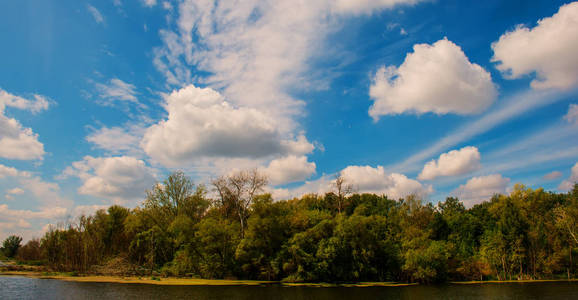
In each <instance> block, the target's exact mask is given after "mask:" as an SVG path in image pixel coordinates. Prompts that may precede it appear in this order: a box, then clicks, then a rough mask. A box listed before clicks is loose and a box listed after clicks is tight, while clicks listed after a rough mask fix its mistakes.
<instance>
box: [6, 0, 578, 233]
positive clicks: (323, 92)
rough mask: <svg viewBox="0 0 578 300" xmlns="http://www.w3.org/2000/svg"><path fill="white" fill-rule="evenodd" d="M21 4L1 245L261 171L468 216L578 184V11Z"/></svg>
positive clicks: (404, 1) (10, 7)
mask: <svg viewBox="0 0 578 300" xmlns="http://www.w3.org/2000/svg"><path fill="white" fill-rule="evenodd" d="M310 2H311V1H292V0H287V1H285V0H278V1H263V0H252V1H249V0H247V1H238V2H236V3H233V2H232V1H217V2H214V1H201V0H198V1H197V0H178V1H177V0H175V1H161V0H157V1H155V0H143V1H137V0H133V1H128V0H110V1H105V0H103V1H76V0H74V1H72V0H70V1H41V2H39V1H27V0H21V1H4V2H2V3H1V4H0V28H1V30H0V37H1V38H2V41H3V43H2V45H3V46H2V47H0V66H1V72H0V126H1V127H0V238H1V237H3V236H5V235H7V234H9V233H18V234H21V235H23V236H24V237H25V238H30V237H32V236H39V235H41V234H42V232H43V230H45V229H46V226H47V224H62V223H63V222H66V221H67V220H70V219H71V218H74V217H75V216H78V215H79V214H81V213H91V212H93V211H94V210H96V209H99V208H102V207H106V206H108V205H111V204H115V203H117V204H122V205H126V206H129V207H134V206H136V205H138V204H139V202H140V201H142V199H143V198H144V191H145V189H147V188H150V187H151V186H152V185H153V184H154V182H155V181H159V180H162V179H163V178H164V177H165V176H166V175H167V174H169V173H170V172H171V171H174V170H177V169H179V170H183V171H185V172H186V174H187V175H189V176H191V177H192V178H193V179H194V180H195V182H197V183H200V184H208V183H209V182H210V180H211V179H212V178H215V177H217V176H219V175H222V174H227V173H229V172H232V171H235V170H240V169H248V168H259V169H260V170H261V172H263V173H265V174H267V175H268V177H269V179H270V186H269V187H268V188H267V191H269V192H271V193H272V194H273V196H274V197H275V198H276V199H286V198H290V197H293V196H300V195H302V194H304V193H324V192H327V191H329V190H331V188H332V187H331V182H332V180H333V179H334V178H335V176H336V174H341V175H342V176H343V177H344V178H345V179H346V180H347V181H348V182H350V183H351V184H352V185H353V186H354V188H355V189H356V190H357V191H359V192H374V193H379V194H386V195H388V196H389V197H393V198H400V197H404V196H406V195H408V194H418V195H420V196H421V197H423V198H424V199H425V200H426V201H432V202H434V203H435V202H437V201H439V200H443V199H444V198H445V197H446V196H449V195H451V196H457V197H459V198H460V199H461V200H463V201H464V203H466V205H467V206H471V205H474V204H476V203H480V202H481V201H484V200H487V199H488V198H489V197H491V195H493V194H494V193H505V192H507V191H509V190H511V189H512V187H513V186H514V185H515V184H516V183H524V184H526V185H528V186H530V187H532V188H538V187H544V188H545V189H547V190H551V191H557V192H565V191H567V190H568V189H569V187H570V186H571V184H572V183H573V182H574V181H577V180H578V165H576V164H577V161H578V127H577V126H578V125H577V124H578V106H576V103H578V97H577V96H578V90H577V87H578V55H576V54H575V52H576V51H575V49H576V47H578V2H574V3H572V2H569V1H441V0H439V1H425V0H423V1H422V0H395V1H394V0H383V1H353V0H338V1H329V0H319V1H314V3H310Z"/></svg>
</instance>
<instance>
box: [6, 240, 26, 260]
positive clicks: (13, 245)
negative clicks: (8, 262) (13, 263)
mask: <svg viewBox="0 0 578 300" xmlns="http://www.w3.org/2000/svg"><path fill="white" fill-rule="evenodd" d="M21 242H22V237H19V236H16V235H11V236H9V237H7V238H6V239H5V240H4V242H2V252H3V253H4V255H6V257H9V258H12V257H14V256H16V253H17V252H18V249H19V248H20V246H21V245H20V243H21Z"/></svg>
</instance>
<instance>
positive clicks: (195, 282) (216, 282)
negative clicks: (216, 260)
mask: <svg viewBox="0 0 578 300" xmlns="http://www.w3.org/2000/svg"><path fill="white" fill-rule="evenodd" d="M0 276H25V277H31V278H40V279H58V280H65V281H75V282H110V283H133V284H135V283H136V284H155V285H182V286H186V285H189V286H262V285H272V284H276V285H282V286H288V287H336V286H343V287H372V286H373V287H376V286H409V285H416V284H411V283H397V282H359V283H349V284H334V283H287V282H280V281H258V280H226V279H196V278H172V277H168V278H158V277H117V276H72V275H70V274H69V273H47V272H31V271H3V272H0Z"/></svg>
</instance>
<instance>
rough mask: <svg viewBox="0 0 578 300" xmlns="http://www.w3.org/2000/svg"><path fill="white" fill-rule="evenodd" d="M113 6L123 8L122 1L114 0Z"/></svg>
mask: <svg viewBox="0 0 578 300" xmlns="http://www.w3.org/2000/svg"><path fill="white" fill-rule="evenodd" d="M112 4H113V5H114V6H116V7H121V6H122V1H121V0H112Z"/></svg>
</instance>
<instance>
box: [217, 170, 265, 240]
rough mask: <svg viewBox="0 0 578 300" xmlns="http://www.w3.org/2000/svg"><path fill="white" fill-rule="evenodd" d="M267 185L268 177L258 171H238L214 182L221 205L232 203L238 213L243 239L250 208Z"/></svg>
mask: <svg viewBox="0 0 578 300" xmlns="http://www.w3.org/2000/svg"><path fill="white" fill-rule="evenodd" d="M267 183H268V180H267V177H266V176H265V175H263V174H261V173H260V172H259V171H258V170H257V169H253V170H249V171H238V172H236V173H233V174H232V175H229V176H226V177H221V178H219V179H217V180H214V181H213V185H214V186H215V190H216V191H218V192H219V196H220V197H221V199H220V203H223V204H224V203H232V205H233V207H234V208H235V210H236V212H237V216H238V217H239V222H240V223H241V238H243V237H244V236H245V228H246V222H247V218H248V217H249V208H250V207H251V204H252V203H253V201H254V200H255V197H256V196H257V195H258V194H259V193H260V192H262V191H263V188H264V187H265V186H266V185H267Z"/></svg>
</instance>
